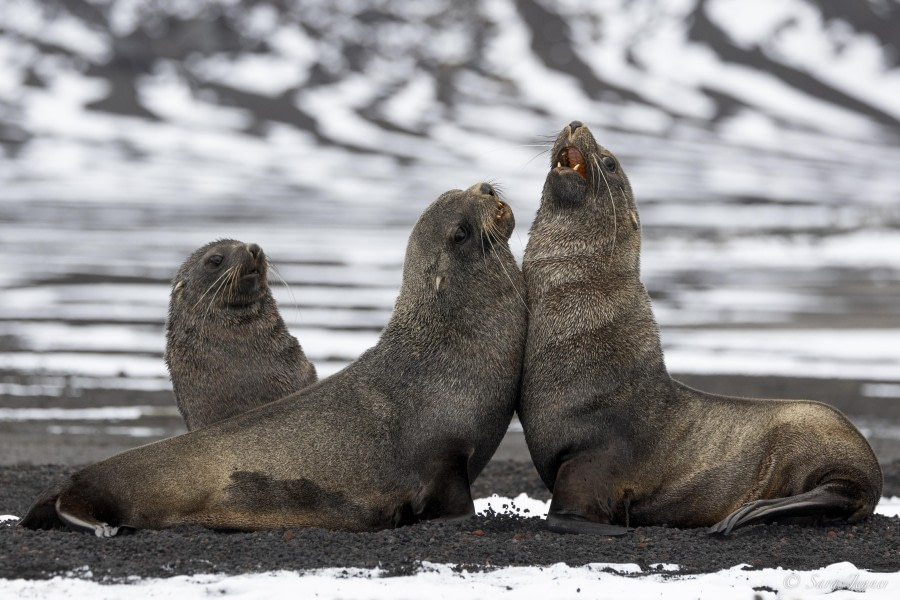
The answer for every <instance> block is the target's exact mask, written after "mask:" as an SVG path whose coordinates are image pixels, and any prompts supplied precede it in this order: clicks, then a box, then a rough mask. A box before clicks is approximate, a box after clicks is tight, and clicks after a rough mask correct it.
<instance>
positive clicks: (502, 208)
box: [494, 200, 506, 221]
mask: <svg viewBox="0 0 900 600" xmlns="http://www.w3.org/2000/svg"><path fill="white" fill-rule="evenodd" d="M505 214H506V204H504V203H503V202H501V201H499V200H497V212H496V213H494V218H496V219H497V220H498V221H502V220H503V215H505Z"/></svg>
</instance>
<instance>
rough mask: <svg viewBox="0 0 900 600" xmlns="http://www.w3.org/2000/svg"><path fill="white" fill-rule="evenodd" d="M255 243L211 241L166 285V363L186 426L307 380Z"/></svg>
mask: <svg viewBox="0 0 900 600" xmlns="http://www.w3.org/2000/svg"><path fill="white" fill-rule="evenodd" d="M268 272H269V261H268V258H267V257H266V254H265V252H263V249H262V248H260V247H259V245H258V244H253V243H244V242H239V241H237V240H229V239H224V240H217V241H215V242H211V243H209V244H206V245H205V246H203V247H202V248H199V249H198V250H196V251H195V252H194V253H193V254H191V256H190V257H188V259H187V260H186V261H185V262H184V264H182V266H181V268H180V269H179V271H178V274H177V275H176V276H175V280H174V282H173V284H172V294H171V297H170V301H169V318H168V321H167V324H166V365H167V366H168V368H169V374H170V376H171V379H172V387H173V389H174V391H175V397H176V401H177V403H178V409H179V410H180V411H181V414H182V416H183V417H184V420H185V423H186V425H187V427H188V430H193V429H198V428H200V427H204V426H206V425H209V424H211V423H215V422H216V421H219V420H222V419H227V418H229V417H232V416H234V415H236V414H239V413H242V412H245V411H247V410H250V409H252V408H256V407H257V406H261V405H263V404H265V403H267V402H271V401H273V400H277V399H279V398H283V397H284V396H287V395H288V394H290V393H292V392H295V391H297V390H300V389H303V388H304V387H306V386H308V385H311V384H312V383H315V381H316V370H315V367H314V366H313V365H312V363H310V362H309V360H307V358H306V355H305V354H304V353H303V349H302V348H301V347H300V344H299V343H298V342H297V339H296V338H295V337H294V336H292V335H291V334H290V333H289V332H288V330H287V326H286V325H285V324H284V321H283V320H282V318H281V315H280V314H279V312H278V306H277V304H276V302H275V298H274V297H273V296H272V291H271V289H270V288H269V285H268Z"/></svg>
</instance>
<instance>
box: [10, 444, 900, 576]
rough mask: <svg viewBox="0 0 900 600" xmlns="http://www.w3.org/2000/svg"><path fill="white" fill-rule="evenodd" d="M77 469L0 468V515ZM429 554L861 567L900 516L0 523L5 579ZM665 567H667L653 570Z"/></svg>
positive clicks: (527, 560) (697, 569)
mask: <svg viewBox="0 0 900 600" xmlns="http://www.w3.org/2000/svg"><path fill="white" fill-rule="evenodd" d="M70 470H71V467H62V466H56V465H44V466H8V467H0V486H2V487H0V513H8V514H14V515H17V516H22V515H23V514H24V513H25V511H26V510H27V508H28V506H29V505H30V504H31V502H32V500H33V499H34V498H35V496H36V495H37V494H38V493H39V492H41V491H42V490H43V489H44V488H45V487H47V486H48V485H49V484H51V483H52V482H54V481H55V480H56V479H57V478H59V477H61V476H63V475H64V474H66V473H67V472H69V471H70ZM898 475H900V462H895V463H893V464H891V465H886V466H885V480H886V486H885V494H886V495H888V496H890V495H900V477H898ZM522 492H526V493H528V494H529V495H530V496H532V497H536V498H543V499H546V498H548V497H549V494H548V492H547V490H546V489H545V488H544V487H543V484H542V483H541V482H540V480H539V479H538V478H537V474H536V472H535V471H534V468H533V467H532V466H531V465H530V464H527V463H521V462H514V461H494V462H492V463H491V464H489V465H488V467H487V468H486V469H485V471H484V473H483V474H482V475H481V477H480V478H479V479H478V481H476V482H475V485H474V486H473V495H474V496H475V497H484V496H487V495H489V494H491V493H497V494H501V495H504V496H516V495H518V494H520V493H522ZM422 561H430V562H435V563H453V564H456V565H459V567H460V568H466V569H468V570H474V569H478V570H483V569H490V568H492V567H502V566H510V565H515V566H525V565H549V564H554V563H559V562H564V563H566V564H568V565H571V566H578V565H584V564H587V563H595V562H611V563H637V564H638V565H640V566H641V568H642V569H643V570H644V572H653V571H654V570H655V569H654V568H651V567H650V565H655V564H656V563H668V564H677V565H680V566H681V570H680V573H682V574H691V573H705V572H710V571H717V570H720V569H725V568H729V567H733V566H735V565H739V564H747V565H749V566H748V567H747V568H766V567H777V566H781V567H785V568H790V569H815V568H820V567H824V566H826V565H829V564H832V563H835V562H841V561H849V562H852V563H853V564H854V565H856V567H857V568H860V569H869V570H872V571H883V572H885V571H897V570H898V569H900V518H898V517H891V518H888V517H883V516H877V515H876V516H873V517H871V518H870V519H868V520H866V521H865V522H863V523H860V524H857V525H846V524H843V525H830V526H796V525H778V524H774V525H758V526H753V527H748V528H746V529H743V530H740V531H739V532H737V533H736V534H734V535H732V536H729V537H726V538H712V537H709V536H708V535H706V533H705V531H704V530H703V529H672V528H667V527H639V528H636V529H635V530H634V532H633V533H631V534H629V535H627V536H624V537H621V538H606V537H598V536H589V535H561V534H555V533H550V532H548V531H545V530H544V529H543V527H542V521H541V519H538V518H534V517H529V516H528V515H527V514H521V513H520V514H519V515H518V516H507V515H492V516H483V517H472V518H470V519H467V520H465V521H461V522H454V523H436V522H429V523H422V524H418V525H414V526H410V527H403V528H400V529H394V530H387V531H379V532H375V533H345V532H340V531H328V530H323V529H276V530H271V531H261V532H255V533H223V532H217V531H212V530H208V529H203V528H200V527H179V528H174V529H169V530H164V531H147V530H144V531H138V532H135V533H133V534H131V535H124V536H118V537H114V538H111V539H101V538H97V537H94V536H91V535H85V534H82V533H76V532H71V531H26V530H20V529H17V528H16V522H15V521H7V522H6V523H2V524H0V577H3V578H11V579H12V578H31V579H46V578H49V577H52V576H54V575H61V574H62V575H66V574H67V575H69V576H75V577H81V578H87V579H95V580H107V581H108V580H124V579H126V578H129V577H134V576H138V577H169V576H174V575H192V574H199V573H227V574H238V573H248V572H261V571H270V570H277V569H287V570H297V569H311V568H321V567H363V568H371V567H380V568H381V569H383V570H384V571H385V573H386V574H387V575H403V574H408V573H413V572H416V571H417V570H418V569H419V567H420V564H421V562H422ZM658 568H661V567H658Z"/></svg>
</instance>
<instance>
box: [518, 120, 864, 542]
mask: <svg viewBox="0 0 900 600" xmlns="http://www.w3.org/2000/svg"><path fill="white" fill-rule="evenodd" d="M551 156H552V159H551V170H550V173H549V174H548V175H547V178H546V181H545V184H544V189H543V192H542V197H541V204H540V208H539V210H538V212H537V216H536V218H535V220H534V223H533V226H532V228H531V231H530V238H529V241H528V245H527V247H526V250H525V255H524V262H523V272H524V276H525V282H526V286H527V288H528V305H529V311H530V316H529V325H528V338H527V344H526V351H525V362H524V366H523V383H522V397H521V400H520V405H519V406H518V411H519V415H520V418H521V421H522V425H523V428H524V431H525V438H526V442H527V444H528V447H529V449H530V451H531V456H532V458H533V460H534V464H535V466H536V467H537V470H538V472H539V473H540V475H541V477H542V479H543V480H544V483H545V484H546V485H547V487H548V488H549V489H550V490H551V491H552V492H553V500H552V502H551V505H550V511H549V515H548V518H547V525H548V526H549V527H550V528H551V529H554V530H556V531H562V532H597V533H604V534H616V533H623V532H624V531H626V529H625V527H629V526H641V525H670V526H676V527H698V526H712V528H711V530H710V532H711V533H723V534H724V533H729V532H730V531H731V530H732V529H734V528H736V527H742V526H745V525H749V524H752V523H757V522H763V521H770V520H776V519H785V518H800V517H802V518H804V519H803V520H813V519H816V518H820V517H835V518H843V519H847V520H848V521H850V522H854V521H858V520H860V519H863V518H865V517H866V516H868V515H870V514H872V511H873V509H874V507H875V505H876V503H877V502H878V499H879V497H880V495H881V485H882V476H881V469H880V467H879V465H878V461H877V460H876V458H875V455H874V453H873V452H872V449H871V448H870V446H869V444H868V443H867V442H866V440H865V438H864V437H863V436H862V435H861V434H860V433H859V431H857V429H856V428H855V427H854V426H853V425H852V424H851V423H850V422H849V421H848V420H847V419H846V418H845V417H844V415H842V414H841V413H840V412H839V411H837V410H836V409H834V408H832V407H830V406H828V405H825V404H821V403H818V402H811V401H802V400H791V401H787V400H757V399H748V398H738V397H725V396H717V395H713V394H708V393H704V392H701V391H697V390H694V389H691V388H689V387H688V386H686V385H684V384H682V383H679V382H678V381H675V380H673V379H672V378H670V376H669V374H668V372H667V370H666V366H665V362H664V359H663V352H662V348H661V345H660V340H659V330H658V327H657V324H656V321H655V320H654V317H653V311H652V309H651V305H650V297H649V295H648V294H647V291H646V289H645V288H644V286H643V284H642V283H641V281H640V244H641V230H640V221H639V218H638V213H637V206H636V204H635V201H634V195H633V194H632V190H631V186H630V184H629V182H628V178H627V177H626V175H625V173H624V171H623V170H622V165H621V164H620V163H619V160H618V159H617V158H616V157H615V156H614V155H613V154H612V153H611V152H609V151H608V150H606V149H605V148H603V147H602V146H600V145H599V144H597V142H596V141H595V140H594V138H593V136H592V135H591V133H590V131H589V130H588V128H587V127H585V126H583V125H582V124H581V123H580V122H577V121H575V122H573V123H571V124H570V125H569V126H567V127H566V128H565V129H563V131H562V132H561V133H560V135H559V137H558V138H557V139H556V142H555V144H554V147H553V150H552V155H551Z"/></svg>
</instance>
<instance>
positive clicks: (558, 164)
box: [556, 161, 562, 169]
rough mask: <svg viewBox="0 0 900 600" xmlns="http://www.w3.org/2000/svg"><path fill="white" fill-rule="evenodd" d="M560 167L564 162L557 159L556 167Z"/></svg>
mask: <svg viewBox="0 0 900 600" xmlns="http://www.w3.org/2000/svg"><path fill="white" fill-rule="evenodd" d="M560 167H562V163H561V162H559V161H557V163H556V168H557V169H558V168H560Z"/></svg>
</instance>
